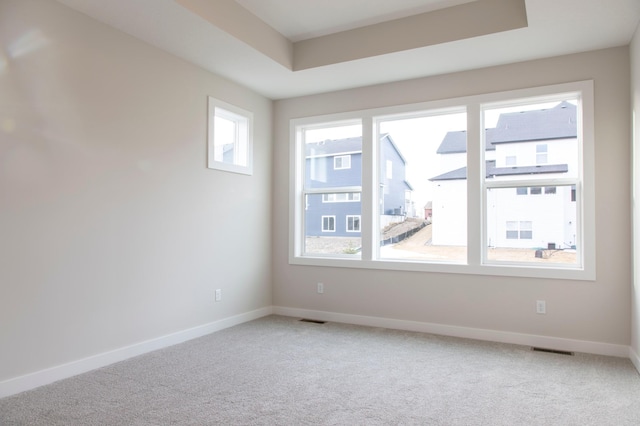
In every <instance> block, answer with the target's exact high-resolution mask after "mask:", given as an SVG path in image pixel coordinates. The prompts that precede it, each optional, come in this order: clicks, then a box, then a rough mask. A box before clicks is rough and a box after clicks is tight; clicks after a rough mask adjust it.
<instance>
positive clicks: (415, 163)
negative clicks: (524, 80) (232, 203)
mask: <svg viewBox="0 0 640 426" xmlns="http://www.w3.org/2000/svg"><path fill="white" fill-rule="evenodd" d="M592 91H593V89H592V83H591V82H580V83H570V84H563V85H557V86H550V87H543V88H535V89H525V90H520V91H512V92H504V93H494V94H487V95H479V96H473V97H468V98H458V99H451V100H446V101H438V102H429V103H423V104H414V105H403V106H396V107H389V108H383V109H376V110H366V111H359V112H353V113H346V114H337V115H332V116H324V117H309V118H305V119H297V120H293V121H292V131H293V132H292V134H293V135H294V157H293V165H294V166H295V167H294V170H295V173H294V174H293V176H292V179H293V181H292V188H293V189H294V190H293V192H292V194H291V203H292V204H291V206H292V228H291V231H292V232H291V251H290V261H291V263H296V264H308V265H327V266H344V267H359V268H379V269H402V270H415V271H437V272H454V273H474V274H476V273H477V274H492V275H515V276H540V277H554V278H569V279H589V280H590V279H595V267H594V265H595V250H594V237H595V229H594V205H595V203H594V195H593V183H594V178H593V160H594V158H593V124H592V123H593V99H592V98H593V94H592ZM346 158H348V160H346ZM328 217H331V218H332V221H333V222H331V223H328V222H327V223H325V219H326V218H328ZM327 231H329V234H330V235H327Z"/></svg>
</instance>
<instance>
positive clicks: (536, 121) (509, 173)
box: [484, 98, 579, 180]
mask: <svg viewBox="0 0 640 426" xmlns="http://www.w3.org/2000/svg"><path fill="white" fill-rule="evenodd" d="M576 114H577V100H576V99H574V98H571V99H566V100H563V101H554V102H535V103H531V104H526V105H519V106H517V107H501V108H485V109H484V127H485V128H486V130H485V140H486V145H487V146H486V148H487V149H486V151H485V160H486V163H485V167H486V176H487V179H492V180H533V179H548V178H550V177H557V178H577V177H578V175H579V173H578V161H579V155H578V138H577V135H578V131H577V124H576V123H577V117H576ZM541 140H544V141H545V143H543V144H541V143H539V141H541ZM516 156H517V158H518V162H517V165H515V164H514V162H513V159H512V157H516ZM514 166H515V167H514Z"/></svg>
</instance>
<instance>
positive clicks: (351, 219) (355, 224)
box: [347, 215, 360, 232]
mask: <svg viewBox="0 0 640 426" xmlns="http://www.w3.org/2000/svg"><path fill="white" fill-rule="evenodd" d="M347 232H360V216H359V215H358V216H355V215H353V216H347Z"/></svg>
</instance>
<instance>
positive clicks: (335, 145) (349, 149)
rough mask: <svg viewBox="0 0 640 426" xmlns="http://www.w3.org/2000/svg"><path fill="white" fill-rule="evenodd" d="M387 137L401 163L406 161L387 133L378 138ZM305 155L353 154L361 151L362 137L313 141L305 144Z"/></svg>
mask: <svg viewBox="0 0 640 426" xmlns="http://www.w3.org/2000/svg"><path fill="white" fill-rule="evenodd" d="M383 139H387V140H388V141H389V143H390V144H391V146H392V147H393V149H394V150H395V151H396V152H397V153H398V155H399V156H400V158H401V159H402V162H403V163H405V164H406V163H407V160H406V159H405V158H404V156H403V155H402V152H400V149H399V148H398V146H397V145H396V144H395V142H394V141H393V138H391V135H389V134H388V133H385V134H382V135H380V140H383ZM306 151H307V152H306V156H307V157H326V156H333V155H340V154H354V153H361V152H362V137H361V136H356V137H353V138H344V139H327V140H324V141H319V142H313V143H308V144H306Z"/></svg>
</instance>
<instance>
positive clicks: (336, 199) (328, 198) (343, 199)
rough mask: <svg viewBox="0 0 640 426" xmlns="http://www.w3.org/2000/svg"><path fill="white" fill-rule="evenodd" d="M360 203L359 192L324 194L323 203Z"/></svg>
mask: <svg viewBox="0 0 640 426" xmlns="http://www.w3.org/2000/svg"><path fill="white" fill-rule="evenodd" d="M354 201H360V193H359V192H343V193H339V194H322V202H323V203H348V202H354Z"/></svg>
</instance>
